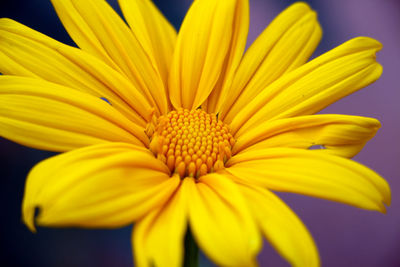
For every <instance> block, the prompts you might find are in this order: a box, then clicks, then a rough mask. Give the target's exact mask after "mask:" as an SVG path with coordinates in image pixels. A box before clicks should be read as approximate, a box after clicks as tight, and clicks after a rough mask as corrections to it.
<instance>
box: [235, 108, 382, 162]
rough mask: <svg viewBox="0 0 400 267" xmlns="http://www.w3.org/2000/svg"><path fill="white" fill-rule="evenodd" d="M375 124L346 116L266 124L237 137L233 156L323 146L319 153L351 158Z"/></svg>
mask: <svg viewBox="0 0 400 267" xmlns="http://www.w3.org/2000/svg"><path fill="white" fill-rule="evenodd" d="M379 127H380V123H379V121H378V120H375V119H372V118H366V117H359V116H348V115H308V116H299V117H294V118H286V119H280V120H273V121H266V122H263V123H260V124H258V125H257V126H255V127H254V128H252V129H250V130H249V131H246V132H244V133H243V134H242V135H240V136H239V137H237V141H236V143H235V146H234V147H233V150H232V153H233V154H236V153H238V152H239V151H241V150H244V149H246V150H247V149H251V150H262V149H267V148H274V147H275V148H277V147H291V148H303V149H307V148H310V147H312V146H314V145H319V146H323V147H324V148H325V149H319V150H317V151H318V152H322V153H331V154H334V155H338V156H343V157H349V158H350V157H353V156H355V155H356V154H357V153H358V152H360V150H361V149H362V148H363V147H364V145H365V144H366V142H367V141H368V140H370V139H371V138H372V137H373V136H374V135H375V133H376V131H377V130H378V129H379Z"/></svg>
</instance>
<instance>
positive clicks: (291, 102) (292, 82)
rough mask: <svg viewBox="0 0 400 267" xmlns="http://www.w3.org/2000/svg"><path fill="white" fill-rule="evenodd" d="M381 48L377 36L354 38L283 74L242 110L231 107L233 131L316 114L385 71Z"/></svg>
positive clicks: (372, 80)
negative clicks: (379, 54)
mask: <svg viewBox="0 0 400 267" xmlns="http://www.w3.org/2000/svg"><path fill="white" fill-rule="evenodd" d="M380 48H381V44H380V43H379V42H378V41H376V40H374V39H371V38H367V37H359V38H355V39H352V40H350V41H348V42H346V43H344V44H342V45H340V46H338V47H337V48H335V49H333V50H331V51H329V52H327V53H325V54H324V55H322V56H320V57H318V58H316V59H314V60H312V61H310V62H308V63H307V64H305V65H303V66H302V67H299V68H297V69H296V70H294V71H292V72H290V73H288V74H286V75H283V76H282V77H281V78H279V79H278V80H276V81H275V82H274V83H272V84H271V85H269V86H268V87H266V88H265V89H264V90H263V91H262V92H261V93H260V94H258V95H257V97H255V98H253V99H252V100H250V99H249V101H248V104H247V105H246V106H245V108H244V109H242V110H240V112H239V111H238V110H236V109H235V108H232V110H231V113H232V114H233V115H234V117H233V120H232V123H231V128H232V131H233V132H237V131H238V130H239V129H240V131H241V132H243V131H246V130H247V129H249V127H250V126H253V127H254V126H255V125H256V124H257V123H260V122H261V121H266V120H271V119H278V118H288V117H294V116H299V115H309V114H313V113H315V112H318V111H320V110H321V109H323V108H325V107H327V106H328V105H330V104H332V103H333V102H335V101H337V100H339V99H340V98H343V97H345V96H347V95H349V94H351V93H353V92H355V91H357V90H359V89H361V88H363V87H365V86H367V85H368V84H370V83H372V82H374V81H375V80H377V79H378V78H379V76H380V75H381V73H382V67H381V65H379V64H378V63H377V62H376V60H375V53H376V51H378V50H379V49H380Z"/></svg>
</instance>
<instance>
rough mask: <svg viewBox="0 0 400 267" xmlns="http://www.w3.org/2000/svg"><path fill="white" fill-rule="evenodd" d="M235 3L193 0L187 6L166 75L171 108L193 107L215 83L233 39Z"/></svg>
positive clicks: (231, 0) (201, 101)
mask: <svg viewBox="0 0 400 267" xmlns="http://www.w3.org/2000/svg"><path fill="white" fill-rule="evenodd" d="M238 2H239V0H227V1H215V0H196V1H194V2H193V4H192V6H191V7H190V9H189V11H188V13H187V15H186V17H185V19H184V21H183V23H182V26H181V29H180V31H179V34H178V40H177V43H176V48H175V52H174V56H173V60H172V64H171V71H170V75H169V90H170V99H171V102H172V104H173V105H174V107H175V108H179V107H184V108H187V109H194V108H197V107H198V106H200V105H201V104H202V103H203V102H204V100H206V98H207V97H208V95H209V94H210V93H211V91H212V89H213V88H214V86H215V85H216V83H217V81H218V79H219V78H220V75H221V71H222V69H223V68H224V63H225V59H226V58H227V56H228V57H229V56H230V55H228V53H229V49H230V46H231V44H232V38H236V36H235V34H237V32H235V30H234V29H233V28H234V24H235V23H234V21H235V14H236V7H237V5H238ZM237 49H239V47H238V48H237ZM232 56H233V55H232ZM234 57H235V56H233V58H234ZM233 58H232V59H230V60H233ZM235 60H236V58H235Z"/></svg>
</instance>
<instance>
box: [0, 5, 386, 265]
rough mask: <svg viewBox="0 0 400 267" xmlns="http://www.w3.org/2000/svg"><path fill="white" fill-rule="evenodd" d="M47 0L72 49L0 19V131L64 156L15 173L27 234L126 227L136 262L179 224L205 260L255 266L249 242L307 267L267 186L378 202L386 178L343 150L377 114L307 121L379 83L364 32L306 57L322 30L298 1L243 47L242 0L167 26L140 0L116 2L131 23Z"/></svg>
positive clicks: (164, 248)
mask: <svg viewBox="0 0 400 267" xmlns="http://www.w3.org/2000/svg"><path fill="white" fill-rule="evenodd" d="M52 2H53V5H54V7H55V9H56V11H57V13H58V15H59V17H60V19H61V20H62V22H63V24H64V26H65V28H66V29H67V31H68V33H69V34H70V36H71V37H72V39H73V40H74V41H75V42H76V44H77V45H78V46H79V48H74V47H70V46H67V45H64V44H61V43H59V42H57V41H55V40H53V39H51V38H49V37H47V36H44V35H42V34H40V33H38V32H36V31H34V30H32V29H29V28H27V27H25V26H23V25H21V24H19V23H17V22H15V21H12V20H10V19H1V20H0V62H1V65H0V72H1V73H3V74H5V75H3V76H1V77H0V106H1V108H0V135H1V136H3V137H5V138H8V139H10V140H13V141H15V142H18V143H20V144H23V145H27V146H30V147H34V148H38V149H45V150H51V151H59V152H66V153H63V154H60V155H58V156H55V157H53V158H50V159H48V160H45V161H43V162H42V163H39V164H38V165H37V166H36V167H35V168H34V169H33V170H32V171H31V173H30V174H29V176H28V179H27V183H26V191H25V197H24V201H23V218H24V221H25V223H26V224H27V226H28V227H29V228H30V229H31V230H32V231H35V223H36V224H37V225H41V226H80V227H96V228H97V227H105V228H114V227H121V226H125V225H129V224H132V223H135V226H134V229H133V234H132V242H133V248H134V255H135V261H136V263H137V264H138V266H150V265H152V264H153V263H154V264H155V265H156V266H168V267H169V266H179V265H181V264H182V262H183V243H184V236H185V233H186V231H187V229H188V226H189V227H190V230H191V232H192V233H193V236H194V238H195V240H196V242H197V244H198V245H199V247H200V248H201V249H202V250H203V251H204V252H205V254H206V255H207V256H208V257H210V258H211V259H212V260H213V261H215V263H217V264H219V265H223V266H252V265H255V264H256V259H255V258H256V255H257V253H258V252H259V251H260V248H261V240H262V236H263V237H265V238H266V239H267V240H268V241H269V242H270V243H271V244H272V246H273V247H274V248H276V249H277V251H278V252H279V253H280V254H281V255H282V256H283V257H284V258H285V259H286V260H287V261H288V262H289V263H290V264H292V265H293V266H318V265H319V258H318V252H317V249H316V246H315V244H314V242H313V240H312V237H311V236H310V234H309V232H308V231H307V229H306V228H305V226H304V225H303V224H302V222H301V221H300V220H299V219H298V218H297V217H296V215H295V214H294V213H293V212H292V211H291V210H290V209H289V208H288V207H287V206H286V205H285V204H284V203H283V202H282V201H281V200H280V199H279V198H278V197H277V196H276V195H275V194H274V193H272V192H271V191H270V190H273V191H284V192H293V193H298V194H305V195H309V196H314V197H319V198H325V199H329V200H333V201H338V202H342V203H345V204H349V205H353V206H356V207H359V208H363V209H369V210H377V211H381V212H385V205H384V204H386V205H389V204H390V189H389V186H388V184H387V183H386V182H385V181H384V180H383V179H382V178H381V177H380V176H379V175H377V174H376V173H374V172H373V171H372V170H370V169H368V168H367V167H364V166H362V165H360V164H358V163H356V162H354V161H351V160H350V159H348V158H350V157H352V156H354V155H355V154H357V153H358V152H359V151H360V150H361V148H362V147H363V146H364V145H365V143H366V142H367V141H368V140H369V139H370V138H372V137H373V136H374V134H375V132H376V131H377V129H378V128H379V126H380V124H379V122H378V121H377V120H375V119H371V118H365V117H358V116H348V115H312V114H314V113H316V112H318V111H319V110H321V109H323V108H325V107H326V106H328V105H329V104H331V103H333V102H335V101H337V100H338V99H340V98H342V97H344V96H346V95H348V94H350V93H352V92H354V91H356V90H358V89H360V88H363V87H365V86H367V85H368V84H370V83H372V82H374V81H375V80H376V79H378V78H379V76H380V75H381V72H382V68H381V66H380V65H379V64H378V63H377V62H376V60H375V53H376V52H377V51H378V50H379V49H380V48H381V44H380V43H379V42H378V41H376V40H373V39H370V38H367V37H359V38H355V39H352V40H350V41H348V42H346V43H344V44H342V45H340V46H338V47H337V48H335V49H333V50H331V51H329V52H327V53H325V54H323V55H321V56H319V57H317V58H315V59H314V60H311V61H310V62H308V63H306V61H307V60H308V59H309V57H310V55H311V54H312V52H313V51H314V49H315V47H316V46H317V44H318V42H319V40H320V38H321V29H320V26H319V24H318V22H317V18H316V14H315V12H314V11H312V10H311V9H310V8H309V6H308V5H306V4H304V3H297V4H294V5H292V6H290V7H289V8H287V9H286V10H285V11H284V12H282V13H281V14H280V15H279V16H278V17H277V18H276V19H275V20H274V21H273V22H272V23H271V25H270V26H268V27H267V28H266V29H265V31H264V32H263V33H262V34H261V35H260V36H259V38H258V39H257V40H256V41H255V42H254V43H253V44H252V45H251V47H250V48H249V49H248V50H247V51H246V52H245V53H244V50H245V44H246V37H247V31H248V25H249V7H248V1H247V0H221V1H215V0H196V1H195V2H194V3H193V4H192V6H191V8H190V10H189V11H188V14H187V15H186V18H185V20H184V22H183V24H182V27H181V29H180V31H179V33H178V34H176V32H175V30H174V29H173V27H172V26H171V25H170V24H169V23H168V22H167V21H166V19H165V18H164V17H163V16H162V15H161V13H160V12H159V11H158V10H157V9H156V7H155V6H154V4H153V3H152V2H151V1H149V0H119V3H120V6H121V9H122V12H123V14H124V16H125V18H126V21H127V22H128V24H129V26H130V27H128V26H127V25H126V24H125V23H124V22H123V20H122V19H121V18H120V17H119V16H118V15H117V14H116V13H115V12H114V11H113V10H112V8H111V7H110V6H109V5H108V4H107V3H106V2H105V1H102V0H86V1H80V0H52ZM315 145H320V146H323V147H324V149H318V150H310V149H308V148H310V147H314V146H315ZM67 151H68V152H67ZM37 207H39V208H40V212H39V214H38V216H37V217H36V218H35V215H34V213H35V208H37Z"/></svg>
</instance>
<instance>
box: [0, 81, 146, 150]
mask: <svg viewBox="0 0 400 267" xmlns="http://www.w3.org/2000/svg"><path fill="white" fill-rule="evenodd" d="M0 136H2V137H5V138H7V139H10V140H13V141H14V142H17V143H20V144H23V145H26V146H30V147H34V148H38V149H45V150H51V151H67V150H70V149H74V148H79V147H82V146H88V145H92V144H97V143H102V142H107V141H114V142H127V143H133V144H137V145H141V146H143V145H148V143H149V140H148V137H147V136H146V135H145V133H144V128H143V127H141V126H138V125H136V124H135V123H133V122H132V121H129V120H128V119H127V118H126V117H124V116H123V115H122V114H121V113H119V112H118V111H117V110H115V109H114V108H113V107H112V106H111V105H110V104H108V103H107V102H106V101H103V100H101V99H99V98H97V97H94V96H92V95H90V94H87V93H83V92H79V91H77V90H74V89H71V88H68V87H64V86H61V85H57V84H54V83H50V82H46V81H43V80H38V79H34V78H25V77H17V76H8V75H4V76H0Z"/></svg>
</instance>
